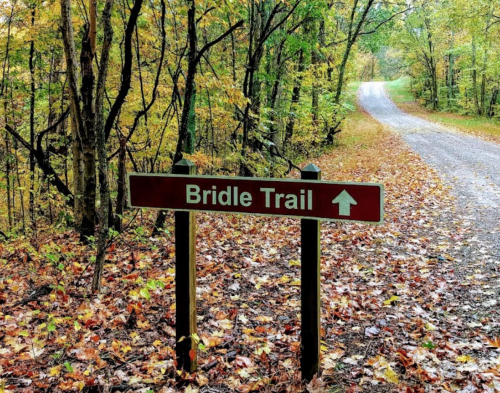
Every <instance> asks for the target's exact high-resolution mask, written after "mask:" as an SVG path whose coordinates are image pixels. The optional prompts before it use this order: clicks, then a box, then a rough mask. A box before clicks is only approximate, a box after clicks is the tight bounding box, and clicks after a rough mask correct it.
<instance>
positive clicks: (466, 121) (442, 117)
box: [385, 77, 500, 141]
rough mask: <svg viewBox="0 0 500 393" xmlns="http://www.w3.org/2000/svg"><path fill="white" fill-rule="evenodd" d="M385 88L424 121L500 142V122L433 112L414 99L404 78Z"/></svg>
mask: <svg viewBox="0 0 500 393" xmlns="http://www.w3.org/2000/svg"><path fill="white" fill-rule="evenodd" d="M385 88H386V90H387V92H388V94H389V96H390V97H391V99H392V100H393V101H394V102H395V103H396V104H397V105H398V106H399V107H400V108H401V109H403V110H404V111H405V112H407V113H410V114H412V115H415V116H418V117H422V118H424V119H427V120H430V121H433V122H437V123H440V124H442V125H445V126H450V127H454V128H457V129H459V130H461V131H464V132H468V133H472V134H480V135H485V136H490V137H493V138H494V139H495V140H499V141H500V121H499V120H498V119H488V118H485V117H480V116H468V115H461V114H458V113H451V112H446V111H439V112H431V111H429V110H428V109H426V108H424V107H422V106H421V105H419V104H418V103H417V102H415V100H414V99H413V96H412V93H411V90H410V78H409V77H402V78H399V79H397V80H394V81H390V82H386V84H385Z"/></svg>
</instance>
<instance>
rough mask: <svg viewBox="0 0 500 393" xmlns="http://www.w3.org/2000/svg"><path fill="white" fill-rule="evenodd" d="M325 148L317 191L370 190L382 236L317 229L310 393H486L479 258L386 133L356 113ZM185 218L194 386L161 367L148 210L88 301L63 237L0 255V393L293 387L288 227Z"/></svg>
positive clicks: (486, 275) (412, 159) (292, 242)
mask: <svg viewBox="0 0 500 393" xmlns="http://www.w3.org/2000/svg"><path fill="white" fill-rule="evenodd" d="M340 135H341V136H340V138H339V145H338V147H336V148H335V149H333V150H332V151H331V153H329V154H325V155H323V156H321V157H319V158H318V159H313V160H312V162H313V163H315V164H316V165H318V166H319V167H320V168H321V169H322V171H323V173H322V175H323V179H324V180H335V181H362V182H377V183H383V184H384V186H385V223H384V224H383V225H380V226H373V225H366V224H345V223H333V222H324V223H322V236H321V246H322V267H321V269H322V271H321V281H322V287H321V296H322V308H321V313H322V316H321V318H322V319H321V321H322V333H323V336H322V347H321V351H322V365H321V375H320V376H319V378H317V379H315V380H313V381H312V382H311V383H310V384H309V385H308V386H307V389H308V391H309V392H311V393H312V392H331V393H340V392H406V393H411V392H445V391H446V392H448V391H452V392H462V393H465V392H468V393H470V392H495V391H500V349H499V348H500V325H499V323H498V313H497V310H496V309H495V307H494V305H495V304H496V298H495V297H494V295H495V293H496V292H495V286H498V281H499V278H500V277H499V276H498V274H497V272H496V270H485V269H483V267H484V266H485V261H484V259H483V255H488V250H487V249H486V246H483V245H482V244H481V243H480V242H478V241H477V239H476V238H475V236H476V232H475V230H474V228H473V227H472V225H471V224H470V223H468V222H467V221H466V220H464V219H463V217H462V216H461V213H460V211H458V209H457V206H458V205H457V201H456V200H455V199H454V197H453V196H452V194H451V193H450V190H449V189H448V187H447V186H446V185H445V184H444V183H443V181H442V180H441V178H440V177H439V176H438V173H437V172H436V171H435V170H434V169H433V168H432V167H430V166H429V165H427V164H425V163H424V161H423V160H422V159H421V158H420V157H419V156H418V155H417V154H416V153H414V152H413V151H412V150H411V149H410V148H409V147H408V146H407V145H406V143H404V141H403V140H402V138H401V137H400V136H398V135H397V134H395V133H393V132H390V131H389V130H387V129H385V128H384V127H383V126H381V125H380V124H379V123H376V122H375V121H374V120H373V119H371V118H370V117H368V116H367V115H366V114H364V113H359V112H357V113H354V114H353V116H352V117H351V118H350V119H349V120H348V121H347V124H346V126H345V128H344V130H343V132H342V133H341V134H340ZM136 213H138V214H137V215H136ZM132 217H135V218H134V219H132ZM197 217H198V238H197V266H198V272H197V274H198V279H197V295H198V310H197V320H198V336H199V337H200V343H199V353H198V356H199V358H198V364H199V372H197V373H196V374H192V375H187V374H183V373H179V372H177V371H176V370H175V365H174V348H175V330H174V329H175V303H174V294H175V287H174V273H175V271H174V252H175V248H174V238H173V215H172V214H169V216H168V219H167V230H166V231H165V234H164V235H162V236H160V237H159V238H156V239H153V238H149V235H148V233H149V231H150V228H151V223H152V220H153V218H154V216H153V212H152V211H148V210H143V211H136V212H134V211H130V212H128V213H127V220H128V221H131V222H130V225H128V227H127V230H126V231H125V233H124V234H123V235H121V236H120V237H119V238H117V239H115V241H114V242H113V243H112V244H111V246H110V248H109V254H108V264H106V266H105V273H104V277H105V281H106V283H105V287H106V289H105V293H104V294H102V295H100V296H98V297H94V296H92V295H91V294H90V282H91V278H92V258H91V255H92V254H93V250H92V249H90V248H89V246H84V245H81V244H80V243H79V242H78V241H77V235H76V234H75V233H74V232H71V231H62V230H55V229H53V228H47V229H46V230H45V231H41V232H40V233H39V235H38V237H37V238H36V241H35V240H34V239H32V238H31V239H25V238H17V239H13V240H11V241H9V242H7V243H0V266H1V268H2V273H1V276H0V291H1V292H0V342H1V344H0V392H2V393H3V392H26V393H27V392H62V391H83V392H87V393H90V392H118V391H121V392H125V391H129V392H177V391H179V392H180V391H183V392H200V393H215V392H229V391H234V392H242V393H243V392H250V391H262V392H298V391H302V390H303V389H304V387H305V385H304V384H302V383H301V381H300V367H299V356H300V343H299V334H300V262H299V260H300V255H299V250H300V241H299V235H300V226H299V225H300V223H299V220H295V219H279V218H262V217H252V216H238V215H218V214H201V213H200V214H198V216H197ZM471 249H473V250H474V252H471ZM478 304H484V307H476V306H477V305H478ZM134 315H135V317H134Z"/></svg>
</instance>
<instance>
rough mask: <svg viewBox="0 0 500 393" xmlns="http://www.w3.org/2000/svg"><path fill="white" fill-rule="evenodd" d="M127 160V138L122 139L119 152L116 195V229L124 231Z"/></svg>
mask: <svg viewBox="0 0 500 393" xmlns="http://www.w3.org/2000/svg"><path fill="white" fill-rule="evenodd" d="M126 160H127V140H126V139H125V138H121V139H120V151H119V152H118V195H117V197H116V214H115V218H114V227H115V231H117V232H121V231H122V218H123V217H122V216H123V211H124V209H125V203H126V195H127V191H126V187H127V182H126V179H125V178H126V176H127V168H126Z"/></svg>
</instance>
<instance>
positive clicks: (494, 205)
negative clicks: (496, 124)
mask: <svg viewBox="0 0 500 393" xmlns="http://www.w3.org/2000/svg"><path fill="white" fill-rule="evenodd" d="M359 101H360V104H361V106H362V107H363V108H364V109H365V110H366V111H367V112H368V113H369V114H370V115H371V116H372V117H373V118H375V119H376V120H378V121H379V122H380V123H382V124H385V125H388V126H390V127H391V128H392V129H394V130H395V131H397V132H399V133H400V134H401V136H402V137H403V139H404V140H405V141H406V142H407V143H408V144H409V145H410V146H411V147H412V148H413V149H414V150H415V151H416V152H417V153H418V154H419V155H420V156H421V157H422V158H423V159H424V160H425V161H426V162H427V163H428V164H430V165H432V166H434V167H435V168H436V169H437V170H438V172H439V173H441V174H442V175H443V178H444V180H445V182H446V183H447V184H449V185H450V186H451V188H452V192H453V194H454V195H455V197H456V198H457V200H458V209H459V213H460V215H461V217H462V218H463V219H465V220H469V221H470V222H471V223H472V225H473V228H474V229H475V232H476V236H477V239H478V241H479V242H480V243H484V244H485V245H486V246H487V249H488V254H490V255H489V257H490V258H488V259H489V260H490V262H493V263H494V265H496V264H498V263H500V237H499V235H500V145H498V144H495V143H491V142H486V141H483V140H481V139H478V138H475V137H473V136H470V135H466V134H463V133H460V132H458V131H454V130H451V129H448V128H445V127H443V126H440V125H437V124H435V123H431V122H429V121H426V120H423V119H420V118H418V117H415V116H411V115H408V114H406V113H404V112H402V111H401V110H400V109H399V108H397V107H396V105H395V104H394V103H393V102H392V101H391V100H390V99H389V98H388V96H387V94H386V92H385V89H384V82H367V83H363V84H362V85H361V88H360V91H359ZM388 153H390V152H388ZM495 270H496V269H495Z"/></svg>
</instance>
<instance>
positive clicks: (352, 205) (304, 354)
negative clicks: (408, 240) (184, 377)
mask: <svg viewBox="0 0 500 393" xmlns="http://www.w3.org/2000/svg"><path fill="white" fill-rule="evenodd" d="M174 173H175V174H174V175H150V174H142V173H131V174H129V175H128V183H129V184H128V191H129V198H128V200H129V204H130V206H131V207H149V208H155V209H173V210H176V212H175V298H176V307H175V309H176V340H177V343H176V362H177V367H178V368H180V369H183V370H186V371H188V372H194V371H196V350H197V342H196V340H195V338H196V337H197V327H196V245H195V241H196V216H195V214H196V213H195V212H196V211H213V212H227V213H243V214H260V215H269V216H284V217H300V218H301V253H300V259H301V315H302V321H301V323H302V327H301V337H300V339H301V360H300V365H301V372H302V379H304V380H306V381H310V380H311V379H312V378H313V377H314V375H315V374H316V373H318V371H319V364H320V338H321V334H320V332H321V325H320V299H321V296H320V283H321V280H320V275H321V247H320V233H321V232H320V229H321V220H324V219H326V220H335V221H361V222H369V223H374V224H379V223H381V222H382V221H383V186H382V185H381V184H369V183H335V182H321V181H320V180H321V170H320V169H319V168H318V167H317V166H316V165H313V164H309V165H308V166H307V167H305V168H304V169H303V170H302V179H301V180H281V179H255V178H235V177H209V176H196V175H195V173H196V167H195V166H194V164H193V163H192V162H190V161H187V160H182V161H180V162H179V163H177V164H176V165H174Z"/></svg>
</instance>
